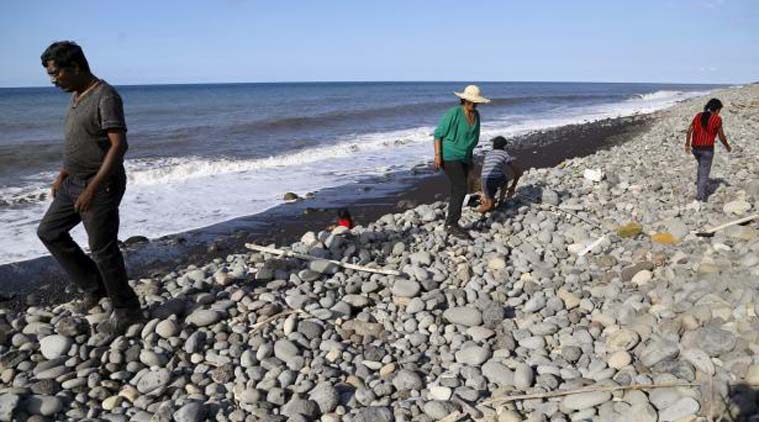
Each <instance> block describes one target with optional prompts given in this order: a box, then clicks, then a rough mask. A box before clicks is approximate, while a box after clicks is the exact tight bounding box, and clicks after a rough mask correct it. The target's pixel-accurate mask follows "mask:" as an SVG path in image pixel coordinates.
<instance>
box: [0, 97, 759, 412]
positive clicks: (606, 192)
mask: <svg viewBox="0 0 759 422" xmlns="http://www.w3.org/2000/svg"><path fill="white" fill-rule="evenodd" d="M711 96H715V97H717V98H720V99H721V100H722V102H723V103H724V104H725V108H724V109H723V111H722V114H721V115H722V118H723V121H724V125H725V132H726V134H727V136H728V140H729V141H730V143H731V144H732V146H733V148H734V150H733V152H732V153H731V154H729V156H728V154H727V153H726V151H725V150H724V148H722V147H721V146H720V145H718V146H717V147H716V150H717V151H716V154H715V163H714V166H713V170H712V188H713V190H714V192H713V194H712V195H711V196H710V198H709V201H708V203H705V204H700V203H698V202H695V201H694V199H695V190H696V187H695V184H694V182H695V172H696V162H695V160H694V159H693V157H692V156H691V155H688V154H686V152H685V150H684V142H685V131H686V129H687V127H688V124H689V123H690V121H691V119H692V118H693V116H694V115H695V114H696V113H697V112H699V111H701V109H702V107H703V105H704V103H706V101H707V100H708V98H703V97H700V98H695V99H690V100H686V101H683V102H681V103H678V104H677V105H675V106H673V107H671V108H669V109H666V110H664V111H660V112H657V114H656V119H655V120H654V121H653V123H652V124H650V126H648V127H647V128H646V130H644V131H642V132H641V133H638V134H636V135H635V136H634V137H633V138H632V139H630V140H628V141H626V142H624V143H620V144H616V145H614V146H612V147H610V148H607V149H603V150H599V151H597V152H595V153H593V154H590V155H587V156H584V157H579V158H572V159H568V160H565V161H563V162H561V163H560V164H558V165H557V166H555V167H552V168H542V169H532V170H530V171H528V172H526V173H525V175H524V176H523V178H522V180H521V181H520V185H519V187H518V189H517V193H516V195H515V197H514V198H512V199H511V200H510V201H508V202H507V203H506V204H505V205H504V206H502V207H500V208H499V209H497V210H495V211H494V212H492V213H489V214H487V215H485V216H482V215H481V214H479V213H477V212H476V208H471V207H470V208H465V210H464V214H463V218H462V224H463V225H464V226H465V227H467V228H469V230H470V233H471V235H472V237H473V239H472V240H471V241H464V240H459V239H455V238H452V237H448V236H446V233H445V231H444V227H443V224H444V218H445V208H446V203H445V202H440V201H438V202H431V203H426V204H422V205H419V206H416V207H414V208H411V209H408V210H405V211H403V212H398V213H392V214H386V215H383V216H381V217H380V218H378V219H377V220H376V221H374V222H370V223H368V224H365V225H360V226H357V227H355V228H354V229H352V230H347V229H345V228H337V229H335V230H333V231H318V232H317V231H309V232H306V233H303V234H302V236H300V240H299V241H297V242H295V243H292V244H290V245H281V244H277V245H262V246H271V247H276V248H279V249H282V250H286V251H290V252H292V253H295V254H303V255H308V256H310V257H313V258H314V259H312V260H304V259H301V258H298V257H295V256H288V255H285V256H278V255H276V254H272V253H266V252H260V251H255V250H250V251H247V252H243V253H234V254H230V255H226V256H218V257H215V258H211V257H209V259H208V260H207V261H205V262H196V263H194V264H193V265H189V266H186V267H183V268H180V269H178V270H176V271H171V272H168V273H164V274H160V275H155V276H152V277H150V278H142V279H135V280H131V281H130V284H132V285H133V287H134V288H135V291H136V292H137V294H138V296H139V297H140V300H141V302H142V305H143V308H144V309H145V310H146V314H148V315H149V317H148V318H147V322H146V323H145V324H140V325H134V326H132V327H130V329H129V330H128V331H127V332H126V333H125V334H124V335H123V336H119V337H117V338H108V337H105V336H103V335H102V334H99V333H97V331H96V330H94V327H96V326H97V324H98V323H99V322H100V321H102V320H103V319H104V318H106V317H107V315H108V312H109V311H110V309H111V308H110V304H109V303H108V302H107V300H103V301H101V303H100V305H99V306H97V307H95V308H93V309H91V310H89V311H88V312H86V313H82V312H80V311H78V310H76V309H75V306H74V303H73V302H66V303H59V304H43V305H40V306H31V307H28V308H26V309H25V310H23V311H21V312H15V311H0V421H11V420H13V421H15V420H19V421H64V420H66V421H68V420H71V421H82V420H105V421H114V422H115V421H146V422H147V421H178V422H191V421H205V420H209V421H234V422H243V421H245V422H248V421H262V420H265V421H269V422H273V421H322V422H333V421H334V422H337V421H345V422H375V421H377V422H382V421H446V422H451V421H487V422H516V421H535V422H540V421H552V422H560V421H567V422H568V421H604V422H612V421H641V422H649V421H650V422H657V421H662V422H664V421H743V420H746V421H759V409H758V408H757V404H758V403H759V393H757V388H759V358H757V357H755V356H756V353H757V352H759V317H757V314H759V290H758V289H757V287H759V232H758V231H757V222H758V221H759V220H751V221H748V222H747V223H746V224H743V225H737V224H736V225H732V226H729V227H726V228H724V229H721V230H718V231H715V232H714V233H710V236H700V235H697V233H699V232H703V231H706V230H708V229H709V228H713V227H716V226H719V225H721V224H724V223H729V222H731V221H735V220H738V219H741V218H747V217H750V216H751V215H753V214H754V213H757V212H759V178H757V175H759V162H757V160H756V157H757V156H759V145H757V142H756V140H757V138H759V86H757V85H748V86H744V87H738V88H730V89H725V90H719V91H715V92H713V93H712V94H710V97H711ZM252 241H253V242H254V243H255V239H252ZM332 261H339V262H342V263H346V264H352V265H354V266H358V267H359V268H361V269H350V268H345V267H343V266H341V265H337V264H335V263H334V262H332ZM364 269H368V270H369V271H364ZM377 270H381V272H384V274H383V273H378V272H373V271H377ZM396 274H397V275H396Z"/></svg>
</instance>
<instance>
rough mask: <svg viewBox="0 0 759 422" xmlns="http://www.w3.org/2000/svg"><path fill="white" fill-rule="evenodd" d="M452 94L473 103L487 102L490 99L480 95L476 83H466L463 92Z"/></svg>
mask: <svg viewBox="0 0 759 422" xmlns="http://www.w3.org/2000/svg"><path fill="white" fill-rule="evenodd" d="M453 94H454V95H456V96H457V97H459V98H461V99H463V100H467V101H471V102H473V103H478V104H479V103H489V102H490V100H489V99H487V98H485V97H483V96H482V95H480V87H478V86H477V85H467V87H466V88H464V92H454V93H453Z"/></svg>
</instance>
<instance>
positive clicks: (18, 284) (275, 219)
mask: <svg viewBox="0 0 759 422" xmlns="http://www.w3.org/2000/svg"><path fill="white" fill-rule="evenodd" d="M659 113H661V111H657V112H654V113H648V114H637V115H632V116H624V117H618V118H610V119H604V120H598V121H593V122H589V123H579V124H572V125H567V126H561V127H557V128H551V129H545V130H540V131H535V132H531V133H528V134H525V135H522V136H519V137H516V138H513V139H510V144H509V146H507V149H508V150H509V152H510V153H512V154H513V155H514V156H515V157H516V158H517V160H518V161H519V163H520V165H521V166H522V167H523V168H525V169H528V168H551V167H554V166H556V165H558V164H560V163H561V162H562V161H564V160H567V159H571V158H576V157H583V156H586V155H590V154H593V153H595V152H597V151H599V150H602V149H605V148H610V147H612V146H614V145H617V144H620V143H623V142H625V141H628V140H630V139H632V138H633V137H634V136H636V135H637V134H638V133H640V132H641V131H642V130H645V129H646V128H647V127H648V126H650V124H651V122H653V121H654V120H655V119H656V116H657V115H658V114H659ZM487 141H488V140H486V139H485V140H481V141H480V144H481V145H482V144H483V143H487ZM479 160H481V157H477V161H478V162H479ZM447 183H448V182H447V180H446V178H445V175H444V174H443V173H442V172H439V173H436V172H435V171H434V170H433V169H432V168H431V165H430V164H427V165H419V166H417V167H415V168H414V169H413V170H411V171H406V172H401V173H397V174H392V175H390V176H389V177H375V178H370V179H367V180H366V181H362V182H359V183H355V184H351V185H344V186H339V187H334V188H327V189H324V190H321V191H317V192H316V193H315V196H314V197H313V198H301V199H299V200H298V201H296V202H293V203H283V204H281V205H278V206H276V207H274V208H271V209H269V210H266V211H264V212H262V213H258V214H254V215H249V216H245V217H239V218H235V219H232V220H228V221H225V222H222V223H218V224H214V225H211V226H207V227H203V228H200V229H195V230H190V231H186V232H181V233H177V234H173V235H167V236H163V237H160V238H157V239H152V240H149V241H147V242H137V243H133V244H131V245H128V246H126V247H125V248H122V251H123V253H124V257H125V260H126V261H127V270H128V271H129V276H130V279H140V278H149V277H151V276H156V275H159V274H164V273H167V272H171V271H173V270H175V269H178V268H181V267H184V266H187V265H188V264H190V263H193V262H208V261H210V260H212V259H213V258H214V257H216V256H218V255H220V254H233V253H243V252H246V249H245V246H244V245H245V243H246V242H251V241H254V242H257V243H259V244H270V243H274V244H276V245H283V244H290V243H292V242H295V241H297V240H298V239H300V236H302V235H303V233H305V232H307V231H319V230H322V229H324V228H325V227H327V226H329V225H331V224H334V223H335V215H336V211H337V209H339V208H343V207H345V208H348V209H349V210H350V212H351V214H352V215H353V218H354V221H355V222H356V224H362V225H366V224H369V223H371V222H373V221H375V220H377V219H378V218H379V217H381V216H383V215H385V214H388V213H396V212H402V211H404V210H406V209H408V208H413V207H416V206H417V205H420V204H429V203H432V202H435V201H438V200H441V199H445V198H447V194H448V185H447ZM30 280H35V281H31V282H30ZM62 280H63V282H62V283H61V282H60V281H62ZM0 286H2V288H0V293H6V294H8V293H15V294H16V296H15V297H14V298H13V299H12V300H9V301H6V302H4V303H1V304H0V306H2V307H5V308H7V309H11V310H13V311H21V310H23V309H24V307H26V306H29V305H32V304H33V305H43V306H44V305H48V304H55V303H61V302H66V301H68V300H71V299H75V298H76V297H78V293H76V292H75V289H73V286H72V285H71V283H70V282H69V281H68V280H66V276H65V274H64V273H63V272H62V270H61V269H60V268H59V267H58V265H57V263H56V262H54V261H53V259H52V257H50V256H45V257H40V258H35V259H32V260H28V261H22V262H17V263H12V264H6V265H0ZM30 293H31V294H33V295H34V296H33V297H31V298H28V297H27V295H28V294H30ZM27 299H29V300H27Z"/></svg>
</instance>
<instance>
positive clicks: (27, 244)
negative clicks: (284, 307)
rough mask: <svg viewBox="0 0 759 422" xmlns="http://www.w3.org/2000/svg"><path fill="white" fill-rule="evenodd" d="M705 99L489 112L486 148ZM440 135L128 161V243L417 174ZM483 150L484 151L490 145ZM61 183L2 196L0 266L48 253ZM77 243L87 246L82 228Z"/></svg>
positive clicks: (39, 182) (418, 133)
mask: <svg viewBox="0 0 759 422" xmlns="http://www.w3.org/2000/svg"><path fill="white" fill-rule="evenodd" d="M703 94H704V93H703V92H688V93H684V92H679V91H657V92H654V93H651V94H645V95H642V96H639V98H638V97H636V98H631V99H628V100H626V101H622V102H618V103H614V104H604V105H595V106H588V107H575V108H572V107H568V106H562V107H561V108H556V109H552V110H546V111H544V112H541V113H539V114H535V115H529V116H528V115H518V114H510V115H503V116H496V115H488V114H487V110H486V109H483V111H482V113H483V117H484V123H483V126H482V133H481V139H483V140H487V139H489V138H491V137H493V136H496V135H504V136H518V135H520V134H523V133H527V132H530V131H533V130H541V129H548V128H553V127H558V126H563V125H567V124H574V123H582V122H586V121H595V120H601V119H606V118H613V117H619V116H625V115H632V114H635V113H648V112H652V111H655V110H659V109H662V108H665V107H668V106H670V105H672V104H674V103H676V102H678V101H681V100H683V99H686V98H690V97H693V96H697V95H703ZM433 130H434V128H433V127H432V126H425V127H418V128H414V129H409V130H401V131H392V132H380V133H370V134H361V135H355V136H352V137H346V138H343V139H338V140H336V142H335V143H334V144H333V145H329V146H318V147H314V148H307V149H304V150H301V151H298V152H295V153H281V154H278V153H276V152H274V151H273V152H272V155H271V156H270V157H266V158H256V159H241V160H234V159H230V158H207V157H182V158H163V159H144V160H128V161H127V163H126V165H127V172H128V174H129V185H128V189H127V193H126V195H125V197H124V200H123V202H122V206H121V233H120V237H121V238H122V239H125V238H128V237H129V236H133V235H146V236H148V237H152V238H155V237H160V236H163V235H166V234H171V233H177V232H182V231H186V230H190V229H194V228H200V227H205V226H208V225H211V224H215V223H218V222H222V221H226V220H229V219H232V218H235V217H240V216H245V215H251V214H256V213H260V212H262V211H265V210H266V209H268V208H271V207H274V206H276V205H278V204H280V203H281V202H282V195H283V193H285V192H288V191H292V192H295V193H298V194H301V195H302V194H305V193H307V192H312V191H317V190H319V189H324V188H329V187H335V186H341V185H350V184H351V183H355V182H356V181H358V180H360V179H361V178H364V177H367V176H372V175H382V174H385V173H388V172H393V171H399V170H404V169H410V168H412V167H413V166H415V165H418V164H420V163H423V162H427V161H428V160H429V159H430V158H431V151H432V147H431V134H432V131H433ZM481 144H485V142H482V143H481ZM53 177H54V175H53V174H39V175H35V176H34V177H31V178H29V179H28V184H26V185H25V186H21V187H4V188H0V201H5V202H6V204H7V203H11V204H14V205H13V206H12V207H8V206H6V205H3V202H0V245H3V247H2V249H0V264H3V263H9V262H15V261H19V260H24V259H30V258H34V257H37V256H41V255H44V254H45V253H46V251H45V249H44V247H43V246H42V244H41V243H40V242H39V240H37V238H36V233H35V232H36V231H35V227H36V225H37V224H38V222H39V219H40V218H41V216H42V215H43V214H44V211H45V208H46V207H47V205H48V202H47V201H48V200H49V199H47V198H46V196H45V192H47V190H48V189H49V186H48V184H49V181H50V180H52V178H53ZM72 236H74V238H75V239H76V240H77V241H79V242H80V243H81V244H86V242H85V235H84V231H83V229H82V228H81V226H80V227H77V229H75V230H74V231H73V232H72Z"/></svg>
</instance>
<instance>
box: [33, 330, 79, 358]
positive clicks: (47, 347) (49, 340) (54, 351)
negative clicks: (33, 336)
mask: <svg viewBox="0 0 759 422" xmlns="http://www.w3.org/2000/svg"><path fill="white" fill-rule="evenodd" d="M72 344H74V340H72V339H71V338H69V337H64V336H60V335H52V336H47V337H45V338H43V339H42V340H40V352H41V353H42V356H44V357H45V359H47V360H53V359H57V358H59V357H61V356H64V355H66V353H68V351H69V349H71V345H72Z"/></svg>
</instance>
